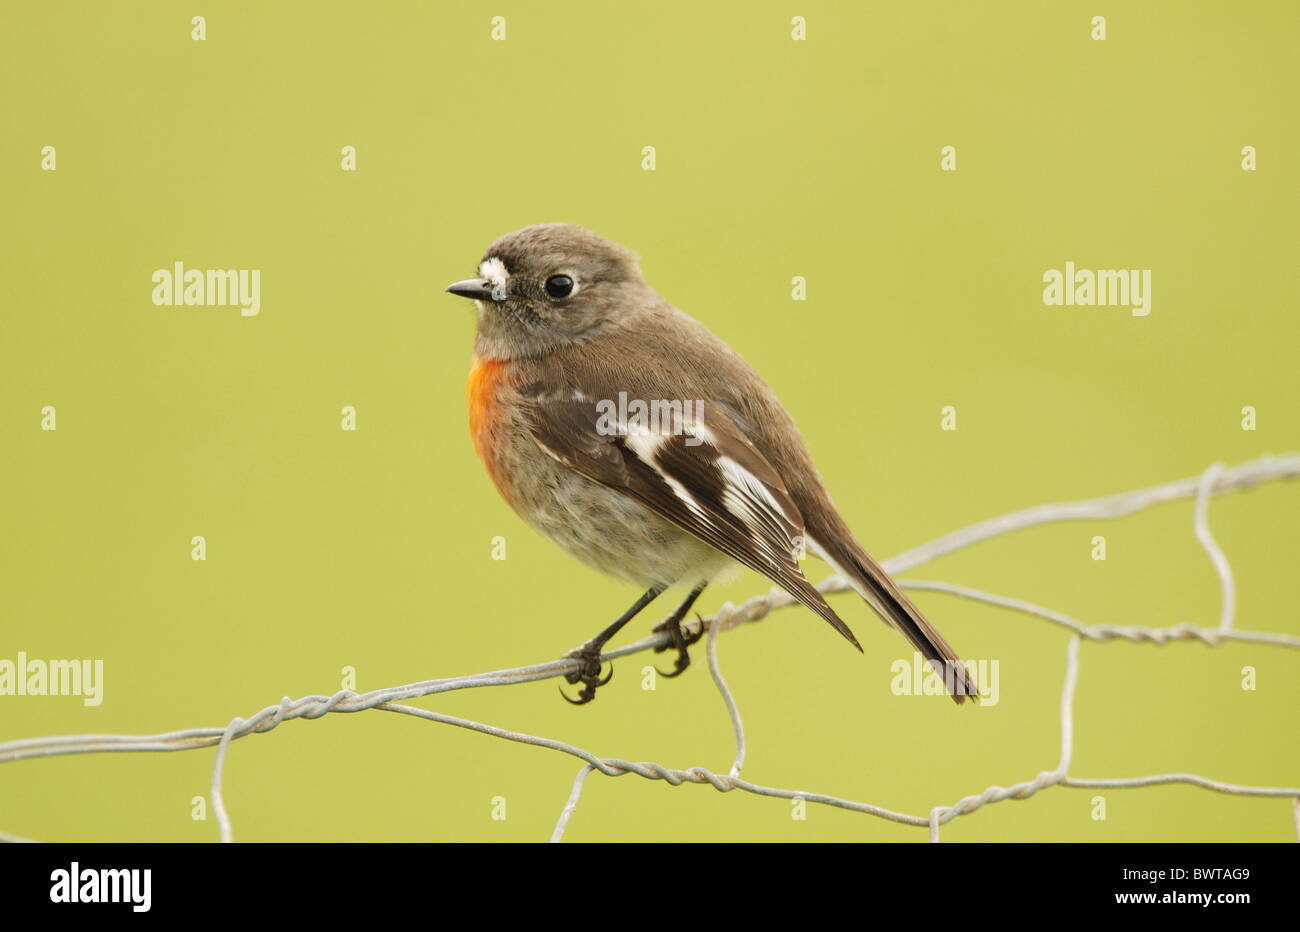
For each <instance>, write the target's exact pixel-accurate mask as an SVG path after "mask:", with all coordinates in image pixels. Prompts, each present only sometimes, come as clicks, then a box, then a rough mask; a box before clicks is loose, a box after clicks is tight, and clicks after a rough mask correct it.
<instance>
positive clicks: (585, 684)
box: [560, 643, 614, 705]
mask: <svg viewBox="0 0 1300 932" xmlns="http://www.w3.org/2000/svg"><path fill="white" fill-rule="evenodd" d="M564 656H565V657H572V658H574V659H575V660H580V661H582V665H581V666H580V667H578V669H576V670H574V671H572V672H570V673H566V674H564V679H565V680H566V681H567V682H569V683H581V684H582V689H580V690H578V698H577V699H570V698H569V697H568V696H567V695H565V693H564V690H563V689H561V690H560V695H561V696H564V700H565V702H569V703H572V704H573V705H586V704H587V703H588V702H590V701H591V700H593V699H595V698H596V689H597V687H600V686H604V685H605V684H606V683H608V682H609V681H610V679H611V677H613V676H614V665H613V664H612V663H611V664H610V665H609V673H607V674H606V675H605V677H604V679H602V678H601V676H600V647H599V646H597V645H595V644H590V643H588V644H584V645H583V646H582V647H579V648H578V649H577V650H571V651H569V652H568V653H567V654H565V655H564Z"/></svg>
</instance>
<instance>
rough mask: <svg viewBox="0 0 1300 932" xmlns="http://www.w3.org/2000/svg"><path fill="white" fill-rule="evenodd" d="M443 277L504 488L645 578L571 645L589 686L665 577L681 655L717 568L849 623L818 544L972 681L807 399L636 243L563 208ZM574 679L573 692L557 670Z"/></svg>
mask: <svg viewBox="0 0 1300 932" xmlns="http://www.w3.org/2000/svg"><path fill="white" fill-rule="evenodd" d="M476 271H477V275H476V276H475V277H473V278H469V279H465V280H463V281H457V282H453V283H452V284H450V285H448V286H447V289H446V290H447V292H449V293H451V294H452V295H456V296H459V297H462V298H468V299H471V300H473V301H474V304H475V307H476V311H477V332H476V336H475V340H474V350H473V356H472V362H471V367H470V373H469V380H468V384H467V387H466V395H467V400H468V406H469V427H470V435H471V438H472V440H473V444H474V447H475V450H476V451H477V453H478V455H479V457H480V458H481V459H482V461H483V464H484V466H485V467H486V469H487V473H488V475H489V477H490V478H491V480H492V482H493V484H494V485H495V486H496V488H497V490H498V491H499V492H500V494H501V496H502V497H503V498H504V499H505V501H506V502H507V503H508V504H509V505H510V506H511V508H513V509H514V511H515V512H516V513H517V514H518V515H519V516H520V517H521V518H522V519H523V520H524V521H525V522H526V523H527V524H529V525H530V526H532V527H533V528H534V529H536V530H537V531H538V532H540V533H541V534H542V535H543V536H545V537H547V538H549V539H550V540H551V541H553V542H554V543H556V544H557V545H559V547H560V548H561V549H562V550H564V551H566V552H567V553H568V554H570V555H571V556H573V557H574V558H576V559H577V560H579V561H581V562H583V563H585V564H587V565H589V566H592V567H594V568H596V569H599V570H601V571H603V572H605V573H607V574H611V575H613V576H615V577H619V578H621V579H624V580H627V581H628V582H630V583H633V584H635V585H637V586H638V587H640V588H642V589H643V590H644V592H643V594H642V595H641V596H640V598H638V599H637V600H636V602H634V603H633V604H632V606H631V607H630V608H628V609H627V611H625V612H623V613H622V614H621V615H619V616H618V617H617V618H616V619H614V621H612V622H611V623H609V624H608V625H607V626H605V627H604V628H603V629H602V630H601V631H600V632H599V633H598V634H596V635H595V636H594V637H592V638H591V639H590V640H588V641H587V642H586V643H585V644H583V646H582V647H581V648H578V649H577V650H575V651H572V652H570V653H569V654H568V655H566V656H568V657H570V658H572V659H575V660H576V661H577V663H576V664H575V665H574V667H573V669H572V670H571V671H569V672H568V673H566V680H567V681H568V683H570V684H571V685H578V684H581V688H580V689H579V691H578V698H577V699H572V698H570V697H569V696H567V695H565V696H564V698H565V699H568V700H569V701H570V702H572V703H575V704H579V705H580V704H585V703H587V702H590V701H591V700H592V699H594V698H595V696H596V691H597V689H598V688H599V687H601V686H604V685H605V684H606V683H608V682H609V679H610V677H612V676H613V665H612V663H611V665H610V672H609V674H608V675H606V676H603V677H602V676H601V673H602V668H603V663H602V656H601V654H602V649H603V648H604V646H605V644H606V643H608V641H609V640H610V639H611V638H613V637H614V636H615V635H616V634H617V633H618V631H619V630H621V629H622V627H623V626H624V625H626V624H627V623H628V622H629V621H630V620H631V619H632V618H633V617H635V616H636V615H637V614H638V613H639V612H640V611H641V610H642V609H644V608H645V607H646V606H647V605H649V604H650V603H651V602H652V601H654V600H655V599H656V598H658V597H659V596H660V595H661V594H663V593H664V592H665V591H668V590H670V589H675V590H678V591H682V590H684V591H685V593H686V594H685V597H684V598H683V599H682V601H681V602H680V603H679V604H678V605H677V607H676V608H675V609H674V610H673V612H672V613H671V614H670V615H669V616H668V617H667V618H666V619H665V620H664V622H663V623H661V624H660V625H658V626H657V627H656V628H655V629H654V630H655V631H657V632H658V631H663V632H666V633H667V636H668V641H667V642H666V643H665V644H663V645H662V646H661V647H659V648H658V650H660V651H663V650H668V649H674V650H675V651H676V659H675V663H674V669H673V670H672V671H671V672H666V673H665V674H664V675H666V676H676V675H678V674H680V673H682V672H683V671H684V670H685V669H686V668H687V667H688V666H689V664H690V654H689V650H688V648H689V647H690V646H691V645H692V644H693V643H695V641H697V640H698V639H699V637H700V634H701V632H702V630H703V624H701V625H700V626H699V627H698V628H694V629H693V630H690V631H688V629H686V628H684V627H683V626H682V620H683V619H684V618H685V617H686V615H687V614H688V613H689V612H690V610H691V608H692V606H693V605H694V604H695V602H696V600H697V599H699V597H700V595H701V593H702V592H703V591H704V589H705V587H706V586H708V585H709V584H710V583H712V582H715V581H722V580H726V579H728V578H731V577H732V576H734V574H735V573H736V572H739V571H740V568H741V567H742V566H743V567H748V568H749V569H751V570H754V571H756V572H758V573H760V574H762V575H763V576H765V577H767V578H768V579H769V580H770V581H771V582H773V583H774V584H775V585H777V586H778V587H780V588H781V589H782V590H784V591H785V592H787V593H789V595H790V596H792V597H793V598H794V599H796V600H797V601H799V602H800V603H802V604H803V605H804V606H806V607H807V608H809V609H810V610H811V611H812V612H814V613H815V614H816V615H818V616H820V617H821V618H822V619H824V620H825V621H826V622H827V623H828V624H829V625H830V626H831V627H832V628H834V629H835V631H837V632H839V634H840V635H842V636H843V637H844V638H845V640H847V641H848V642H849V643H850V644H852V645H853V646H854V647H855V648H857V649H858V651H859V652H862V646H861V644H859V643H858V640H857V638H856V637H855V636H854V634H853V632H852V630H850V628H849V626H848V625H847V624H845V622H844V621H843V620H842V619H841V618H840V616H839V614H838V613H837V612H836V611H835V610H834V609H833V608H831V606H830V605H829V604H828V603H827V601H826V599H825V598H824V597H823V596H822V594H821V592H819V591H818V590H817V588H816V587H815V586H813V585H812V584H811V583H810V582H809V581H808V579H807V577H806V576H805V575H804V573H803V571H802V568H801V566H800V561H801V559H803V558H804V557H805V555H806V554H807V553H808V552H809V551H811V552H812V553H813V554H815V555H816V556H819V557H820V558H821V559H823V560H825V561H826V563H827V564H829V566H830V567H831V568H832V569H834V570H835V572H837V573H839V574H840V575H841V576H843V577H844V578H845V579H847V580H848V582H849V583H850V585H851V586H852V588H853V589H854V590H856V591H857V593H858V594H859V595H860V596H861V597H862V598H863V599H864V600H865V601H866V602H867V604H868V605H869V606H870V607H871V608H872V609H874V610H875V612H876V613H877V614H878V615H879V616H880V618H881V619H883V620H884V621H885V623H886V624H888V625H889V626H890V627H892V628H894V629H895V630H896V631H898V632H899V633H900V634H902V635H903V637H905V638H906V639H907V640H908V641H909V642H910V643H911V644H912V646H913V647H914V648H915V649H916V650H917V651H919V652H920V653H921V655H922V656H923V657H924V658H925V659H926V660H927V661H929V663H930V664H931V666H932V667H934V669H935V670H936V671H937V672H938V673H939V675H940V676H941V677H942V678H943V680H944V683H945V687H946V691H947V692H948V693H949V695H951V696H952V698H953V700H954V701H955V702H957V704H959V705H960V704H961V703H962V702H963V700H964V699H965V698H966V697H968V696H969V697H971V698H972V700H973V701H977V700H978V688H977V686H976V684H975V682H974V681H973V680H972V679H971V677H970V675H969V673H968V672H967V670H966V668H965V666H964V665H963V664H962V662H961V660H960V659H959V658H958V656H957V654H956V652H955V651H954V650H953V649H952V647H951V646H949V644H948V642H947V641H945V640H944V638H943V636H942V635H940V634H939V632H938V631H937V630H936V629H935V627H934V626H933V625H932V624H931V623H930V622H929V621H928V620H927V619H926V618H925V616H924V615H923V614H922V613H921V611H920V610H919V609H918V608H917V607H916V605H915V604H913V602H912V601H911V600H910V599H909V598H908V597H907V595H906V594H905V593H904V592H903V591H902V590H901V589H900V588H899V586H898V584H897V583H896V582H895V581H894V580H893V579H892V578H891V577H890V576H889V574H888V573H886V572H885V570H884V569H883V568H881V566H880V564H879V563H877V562H876V561H875V560H874V559H873V558H872V557H871V556H870V554H868V553H867V551H866V550H865V549H864V548H863V546H862V545H861V544H859V543H858V541H857V539H856V538H855V537H854V535H853V533H852V531H850V530H849V527H848V525H847V524H846V522H845V521H844V519H843V518H842V517H841V516H840V514H839V512H838V511H837V510H836V508H835V505H834V503H833V502H832V500H831V496H830V494H829V493H828V492H827V490H826V487H825V485H824V484H823V482H822V479H821V476H820V475H819V473H818V471H817V468H816V466H815V465H814V464H813V460H812V457H811V456H810V454H809V452H808V449H807V445H806V443H805V442H804V439H803V437H802V435H801V434H800V432H799V429H798V427H797V426H796V425H795V422H794V420H793V418H792V417H791V416H790V414H789V413H788V412H787V411H786V409H785V408H784V406H783V405H782V404H781V402H780V401H779V400H778V398H777V396H776V394H775V393H774V391H773V390H772V389H771V388H770V387H769V386H768V384H767V382H766V381H764V379H763V378H762V376H761V375H759V374H758V372H756V371H755V370H754V369H753V368H752V367H751V366H750V365H749V364H748V363H747V362H746V361H745V360H744V359H743V358H741V356H740V355H739V354H738V353H737V352H735V351H734V350H733V349H732V348H731V347H729V346H728V345H727V344H726V343H724V342H723V341H722V340H721V339H720V338H719V337H717V336H715V335H714V334H713V333H712V332H711V331H710V330H709V329H708V328H707V327H705V326H704V325H703V324H701V323H699V322H698V321H696V320H695V319H694V318H692V317H690V316H688V315H687V314H685V313H684V312H683V311H681V310H679V309H678V308H676V307H674V306H673V305H672V304H670V303H669V302H668V301H667V300H666V299H664V298H663V297H661V296H660V295H659V293H658V292H656V291H655V290H654V289H653V288H652V287H651V286H650V285H649V284H648V283H647V282H646V280H645V278H644V276H643V275H642V273H641V269H640V265H639V259H638V256H637V255H636V254H635V253H633V252H631V251H630V250H628V249H626V248H625V247H623V246H621V245H619V244H618V243H615V242H613V241H612V240H609V239H606V238H604V237H602V236H600V235H599V234H597V233H594V232H592V231H591V230H588V229H585V228H583V227H580V226H575V225H572V224H567V223H545V224H537V225H532V226H527V227H524V228H522V229H519V230H515V231H514V232H511V233H507V234H505V235H503V236H501V237H499V238H498V239H497V240H496V241H495V242H493V243H492V245H490V246H489V247H488V248H487V251H486V252H485V253H484V254H483V256H482V259H481V260H480V261H479V263H478V266H477V269H476ZM561 694H562V695H564V692H563V689H561Z"/></svg>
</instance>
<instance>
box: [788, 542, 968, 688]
mask: <svg viewBox="0 0 1300 932" xmlns="http://www.w3.org/2000/svg"><path fill="white" fill-rule="evenodd" d="M808 544H809V546H810V547H812V549H813V551H814V552H816V553H817V555H818V556H820V557H821V558H822V559H823V560H825V561H826V562H827V563H829V564H830V565H831V566H832V567H833V568H834V569H835V571H836V572H837V573H839V574H840V575H841V576H844V577H845V578H846V579H848V581H849V582H850V583H851V584H852V586H853V588H854V589H855V590H857V592H858V594H859V595H861V596H862V598H864V599H866V601H867V604H868V605H870V606H871V607H872V608H873V609H875V610H876V613H877V614H878V615H880V617H881V618H883V619H884V620H885V621H886V622H887V623H888V624H889V626H890V627H891V628H894V629H895V630H897V631H898V632H899V633H900V634H902V635H903V637H905V638H907V639H908V640H909V641H911V642H912V646H913V647H915V648H916V649H917V650H918V651H920V652H921V656H922V657H924V658H925V659H926V660H928V661H930V665H931V666H932V667H934V669H935V671H936V672H937V673H938V674H939V676H940V677H942V678H943V682H944V686H945V688H946V689H947V691H948V694H949V695H950V696H952V698H953V701H954V702H956V703H957V704H958V705H961V704H962V702H963V701H964V700H965V698H966V697H967V696H970V697H971V701H972V702H978V701H979V689H978V687H977V686H976V685H975V681H974V680H972V679H971V676H970V674H969V673H968V672H967V670H966V667H965V665H964V664H962V662H961V660H960V659H959V658H958V657H957V652H956V651H954V650H953V649H952V647H951V646H949V644H948V642H947V641H945V640H944V639H943V635H941V634H940V633H939V632H938V631H936V630H935V628H934V625H932V624H930V622H928V621H926V619H925V616H924V615H922V614H921V610H920V609H918V608H917V607H916V606H915V605H913V604H912V600H911V599H909V598H908V597H907V596H906V595H905V594H904V593H903V590H901V589H900V588H898V584H897V583H895V582H894V580H893V579H891V578H890V576H889V574H888V573H886V572H885V571H884V569H883V568H882V567H881V566H880V564H879V563H877V562H876V561H875V560H873V559H872V558H871V555H870V554H869V553H867V552H866V551H865V550H863V549H862V546H861V545H860V544H859V543H858V542H857V541H856V540H854V539H853V535H852V534H850V533H849V532H848V530H847V529H845V530H844V531H843V533H838V534H829V535H825V536H823V538H822V539H820V540H814V539H813V538H812V537H811V536H810V537H809V539H808Z"/></svg>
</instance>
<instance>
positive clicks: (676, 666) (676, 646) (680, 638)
mask: <svg viewBox="0 0 1300 932" xmlns="http://www.w3.org/2000/svg"><path fill="white" fill-rule="evenodd" d="M706 585H708V583H700V584H699V585H698V586H696V587H695V588H694V589H692V590H691V594H690V595H688V596H687V597H686V600H685V601H684V602H682V604H681V605H679V606H677V607H676V608H675V609H673V613H672V614H671V615H669V616H668V617H667V618H665V619H664V620H663V622H662V623H661V624H658V625H655V628H654V630H655V631H667V632H668V636H669V637H670V638H671V639H672V640H671V641H669V642H668V643H667V644H664V645H663V646H661V647H656V648H655V653H656V654H658V653H662V652H663V651H666V650H668V649H669V648H670V647H671V648H672V649H673V650H675V651H677V660H676V661H675V662H674V663H673V672H672V673H665V672H664V671H663V670H659V675H660V676H668V677H673V676H678V675H680V674H681V672H682V671H683V670H685V669H686V668H687V667H689V666H690V665H691V655H690V654H689V653H688V652H687V650H686V648H688V647H689V646H691V645H692V644H694V643H695V642H696V641H698V640H699V639H700V637H701V635H703V634H704V623H703V622H704V619H702V618H701V619H700V630H699V631H697V632H695V634H694V635H693V636H690V637H687V635H686V632H685V631H683V630H682V619H683V618H685V617H686V613H687V612H689V611H690V610H691V606H692V605H694V604H695V600H696V599H698V598H699V597H700V593H701V592H703V591H704V587H705V586H706ZM655 669H658V668H657V667H656V668H655Z"/></svg>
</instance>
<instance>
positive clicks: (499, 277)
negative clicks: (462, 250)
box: [478, 256, 510, 288]
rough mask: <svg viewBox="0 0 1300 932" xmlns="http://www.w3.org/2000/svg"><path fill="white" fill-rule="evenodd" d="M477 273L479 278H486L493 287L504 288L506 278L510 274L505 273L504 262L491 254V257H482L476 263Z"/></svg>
mask: <svg viewBox="0 0 1300 932" xmlns="http://www.w3.org/2000/svg"><path fill="white" fill-rule="evenodd" d="M478 274H479V277H480V278H486V279H487V280H488V281H490V282H491V283H492V284H493V286H494V287H497V288H504V287H505V286H506V279H507V278H509V277H510V276H509V275H508V274H507V273H506V266H505V263H504V262H502V261H501V260H500V259H498V258H497V257H496V256H493V257H492V258H491V259H484V260H483V261H482V262H480V263H479V265H478Z"/></svg>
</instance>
